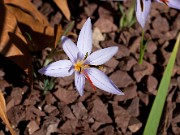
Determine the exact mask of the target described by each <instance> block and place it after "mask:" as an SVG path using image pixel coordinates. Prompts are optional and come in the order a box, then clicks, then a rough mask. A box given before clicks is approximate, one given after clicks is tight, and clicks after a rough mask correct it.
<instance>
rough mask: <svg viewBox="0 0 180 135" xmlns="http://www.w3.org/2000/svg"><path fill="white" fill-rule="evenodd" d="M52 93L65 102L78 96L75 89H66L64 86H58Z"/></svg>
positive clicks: (69, 101) (74, 99) (72, 100)
mask: <svg viewBox="0 0 180 135" xmlns="http://www.w3.org/2000/svg"><path fill="white" fill-rule="evenodd" d="M54 95H55V96H56V97H57V98H58V99H59V100H60V101H62V102H64V103H65V104H70V103H73V102H75V101H76V99H77V97H78V96H79V94H78V92H77V91H76V90H66V89H64V88H59V89H58V90H57V91H55V92H54Z"/></svg>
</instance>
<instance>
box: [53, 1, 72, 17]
mask: <svg viewBox="0 0 180 135" xmlns="http://www.w3.org/2000/svg"><path fill="white" fill-rule="evenodd" d="M54 2H55V3H56V5H57V6H58V7H59V9H60V10H61V11H62V12H63V14H64V16H65V17H66V19H67V20H70V17H71V13H70V10H69V7H68V3H67V0H54Z"/></svg>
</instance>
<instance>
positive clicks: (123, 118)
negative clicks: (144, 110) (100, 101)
mask: <svg viewBox="0 0 180 135" xmlns="http://www.w3.org/2000/svg"><path fill="white" fill-rule="evenodd" d="M112 105H113V111H114V117H115V122H116V124H117V126H118V128H121V130H122V131H123V132H126V130H127V127H128V124H129V121H130V118H131V116H130V115H129V114H128V112H127V111H126V110H125V109H124V108H122V107H120V106H119V105H118V104H112Z"/></svg>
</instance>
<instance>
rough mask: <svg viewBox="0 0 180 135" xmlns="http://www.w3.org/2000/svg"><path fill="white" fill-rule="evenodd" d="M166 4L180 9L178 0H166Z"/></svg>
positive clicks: (159, 0)
mask: <svg viewBox="0 0 180 135" xmlns="http://www.w3.org/2000/svg"><path fill="white" fill-rule="evenodd" d="M156 1H158V2H159V3H163V2H162V1H161V0H156ZM164 4H165V3H164ZM166 4H167V5H168V6H169V7H172V8H176V9H179V10H180V0H168V1H167V3H166Z"/></svg>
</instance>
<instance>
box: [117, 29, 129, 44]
mask: <svg viewBox="0 0 180 135" xmlns="http://www.w3.org/2000/svg"><path fill="white" fill-rule="evenodd" d="M131 37H132V35H131V33H130V32H129V31H122V32H121V34H120V36H119V42H123V44H124V45H128V44H129V40H130V38H131Z"/></svg>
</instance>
